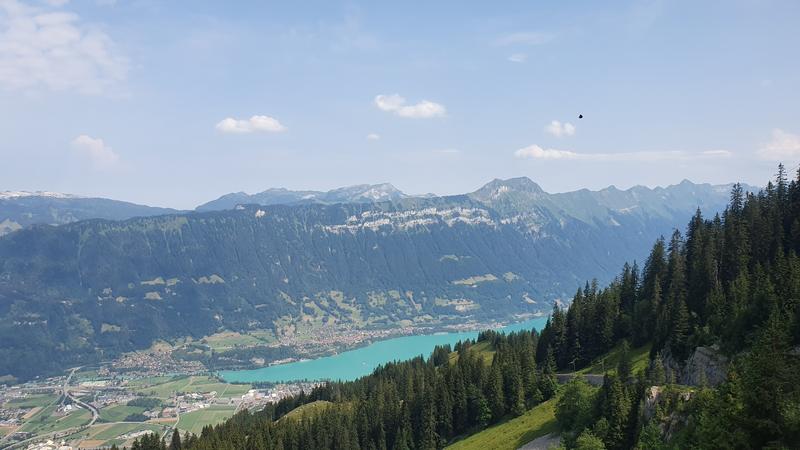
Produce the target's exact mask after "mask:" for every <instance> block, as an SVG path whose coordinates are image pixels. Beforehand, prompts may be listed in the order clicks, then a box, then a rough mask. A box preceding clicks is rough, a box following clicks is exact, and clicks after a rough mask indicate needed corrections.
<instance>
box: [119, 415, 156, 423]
mask: <svg viewBox="0 0 800 450" xmlns="http://www.w3.org/2000/svg"><path fill="white" fill-rule="evenodd" d="M148 419H150V418H149V417H147V416H145V415H144V414H142V413H134V414H128V416H127V417H125V422H146V421H147V420H148Z"/></svg>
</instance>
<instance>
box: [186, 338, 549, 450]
mask: <svg viewBox="0 0 800 450" xmlns="http://www.w3.org/2000/svg"><path fill="white" fill-rule="evenodd" d="M538 338H539V336H538V333H537V332H536V331H523V332H518V333H512V334H510V335H504V334H499V333H497V332H493V331H488V332H484V333H481V334H480V335H479V337H478V339H479V342H485V343H487V344H489V345H491V347H493V348H494V349H495V357H494V360H493V362H492V363H491V364H490V365H489V364H486V362H485V360H484V358H483V357H482V355H479V354H477V353H476V352H475V351H473V350H472V349H471V347H472V345H473V344H474V342H471V341H467V342H461V343H459V344H458V345H457V346H456V347H455V348H456V349H457V354H458V358H457V360H456V361H453V362H452V363H451V362H450V351H449V350H450V349H449V347H441V348H437V349H436V350H434V352H433V353H432V355H431V357H430V358H428V359H427V360H424V359H423V358H415V359H413V360H410V361H406V362H400V363H390V364H387V365H385V366H382V367H379V368H378V369H376V370H375V371H374V373H373V374H372V375H369V376H366V377H364V378H361V379H359V380H356V381H353V382H345V383H341V382H340V383H329V384H327V385H324V386H321V387H319V388H316V389H314V390H313V391H312V392H310V393H308V394H306V393H303V394H300V395H298V396H295V397H290V398H287V399H283V400H281V401H280V402H278V403H276V404H274V405H270V406H268V407H267V408H266V409H265V410H263V411H261V412H259V413H256V414H251V413H249V412H247V411H243V412H241V413H238V414H236V415H235V416H234V417H233V418H231V419H230V420H228V421H227V422H226V423H224V424H222V425H219V426H216V427H206V428H204V429H203V432H202V433H201V435H200V436H199V438H193V437H188V438H184V439H183V440H182V442H181V448H182V449H184V450H206V449H208V450H210V449H214V450H216V449H245V450H261V449H270V450H271V449H276V448H283V449H284V450H290V449H307V448H314V449H327V448H330V449H338V448H343V449H350V448H360V449H365V448H369V449H376V450H380V449H386V450H390V449H436V448H442V447H443V446H444V445H445V444H446V443H447V442H449V441H451V440H452V439H453V438H455V437H456V436H460V435H464V434H466V433H470V432H474V431H477V430H481V429H483V428H485V427H486V426H487V425H489V424H491V423H494V422H498V421H501V420H504V419H506V418H509V417H512V416H516V415H519V414H522V413H523V412H525V411H526V410H527V408H528V407H533V406H535V405H536V404H538V402H539V401H541V400H546V399H547V398H549V397H545V396H543V395H542V394H541V392H540V391H539V390H538V389H537V387H538V386H537V384H538V381H537V380H541V379H546V377H545V376H544V375H542V374H541V370H542V369H539V368H538V367H537V364H536V361H535V355H534V353H535V348H536V343H537V340H538ZM445 353H446V354H447V356H448V358H446V359H445V358H443V356H442V355H444V354H445ZM522 361H527V362H526V363H525V364H523V363H522ZM523 365H527V367H528V369H527V370H530V371H531V372H533V373H532V374H530V375H528V376H527V377H525V376H523V374H522V370H521V367H522V366H523ZM525 379H527V380H528V381H527V383H528V386H527V388H526V381H525ZM526 389H527V391H526ZM317 400H325V401H328V402H331V403H330V406H329V407H327V408H325V409H322V410H319V411H315V412H314V413H312V414H308V415H305V416H302V417H298V416H294V415H293V416H291V418H286V419H281V418H282V417H284V416H285V415H286V414H287V413H289V412H290V411H292V410H293V409H295V408H297V407H298V406H301V405H304V404H308V403H311V402H314V401H317ZM528 402H530V403H528ZM173 438H174V436H173Z"/></svg>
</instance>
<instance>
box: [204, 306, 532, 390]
mask: <svg viewBox="0 0 800 450" xmlns="http://www.w3.org/2000/svg"><path fill="white" fill-rule="evenodd" d="M545 322H547V317H546V316H545V317H538V318H536V319H532V320H527V321H525V322H518V323H513V324H510V325H507V326H505V327H502V328H498V330H499V331H504V332H507V333H510V332H512V331H519V330H524V329H527V330H530V329H531V328H536V329H537V330H541V329H542V328H543V327H544V324H545ZM477 336H478V331H467V332H460V333H438V334H427V335H416V336H402V337H398V338H393V339H386V340H383V341H378V342H375V343H372V344H370V345H367V346H365V347H361V348H358V349H355V350H350V351H347V352H344V353H339V354H338V355H332V356H326V357H322V358H317V359H312V360H308V361H298V362H293V363H288V364H279V365H276V366H269V367H263V368H261V369H253V370H227V371H220V372H219V375H220V376H221V377H222V378H223V379H225V381H228V382H254V381H266V382H272V383H280V382H287V381H295V380H311V381H315V380H355V379H356V378H358V377H362V376H364V375H369V374H370V373H372V371H373V370H374V369H375V368H376V367H378V366H379V365H381V364H385V363H387V362H391V361H402V360H406V359H411V358H414V357H417V356H419V355H422V356H424V357H426V358H427V357H428V356H429V355H430V354H431V352H432V351H433V349H434V347H436V346H437V345H444V344H450V345H454V344H455V343H456V342H458V341H463V340H465V339H475V338H476V337H477Z"/></svg>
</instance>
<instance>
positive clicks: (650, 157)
mask: <svg viewBox="0 0 800 450" xmlns="http://www.w3.org/2000/svg"><path fill="white" fill-rule="evenodd" d="M514 156H516V157H517V158H522V159H543V160H581V161H623V162H624V161H640V162H654V161H695V160H703V159H714V158H729V157H731V156H732V155H731V152H729V151H727V150H707V151H702V152H688V151H684V150H672V151H650V152H621V153H578V152H573V151H570V150H557V149H552V148H542V147H540V146H538V145H529V146H528V147H525V148H521V149H519V150H517V151H515V152H514Z"/></svg>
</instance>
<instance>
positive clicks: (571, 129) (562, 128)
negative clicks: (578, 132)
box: [544, 120, 575, 137]
mask: <svg viewBox="0 0 800 450" xmlns="http://www.w3.org/2000/svg"><path fill="white" fill-rule="evenodd" d="M544 130H545V131H547V132H548V133H550V134H552V135H553V136H555V137H562V136H572V135H574V134H575V125H573V124H571V123H569V122H565V123H561V122H559V121H557V120H554V121H552V122H550V124H549V125H547V126H546V127H545V128H544Z"/></svg>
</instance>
